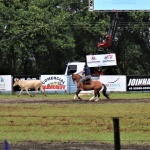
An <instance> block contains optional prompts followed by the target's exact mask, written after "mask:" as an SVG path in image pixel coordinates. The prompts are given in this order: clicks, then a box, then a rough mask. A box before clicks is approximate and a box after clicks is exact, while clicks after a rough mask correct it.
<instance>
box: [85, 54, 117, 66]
mask: <svg viewBox="0 0 150 150" xmlns="http://www.w3.org/2000/svg"><path fill="white" fill-rule="evenodd" d="M86 61H87V65H88V66H89V67H98V66H115V65H117V61H116V54H114V53H112V54H101V55H87V56H86Z"/></svg>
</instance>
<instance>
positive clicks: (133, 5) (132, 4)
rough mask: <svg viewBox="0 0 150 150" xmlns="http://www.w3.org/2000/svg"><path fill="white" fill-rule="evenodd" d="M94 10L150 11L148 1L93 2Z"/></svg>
mask: <svg viewBox="0 0 150 150" xmlns="http://www.w3.org/2000/svg"><path fill="white" fill-rule="evenodd" d="M94 10H146V11H148V10H149V11H150V0H94Z"/></svg>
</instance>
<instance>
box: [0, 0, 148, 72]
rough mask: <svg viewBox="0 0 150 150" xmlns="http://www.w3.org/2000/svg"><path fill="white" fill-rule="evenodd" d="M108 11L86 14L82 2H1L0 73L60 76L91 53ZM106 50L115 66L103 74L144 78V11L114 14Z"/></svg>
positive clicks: (107, 21) (85, 0)
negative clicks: (112, 33) (114, 58)
mask: <svg viewBox="0 0 150 150" xmlns="http://www.w3.org/2000/svg"><path fill="white" fill-rule="evenodd" d="M112 13H113V12H89V11H88V0H82V1H81V0H69V1H68V0H51V1H50V0H1V1H0V60H1V61H0V74H3V75H5V74H11V75H21V74H24V75H35V74H36V75H37V74H63V73H64V72H65V68H66V66H65V65H66V64H67V63H68V62H71V61H85V58H86V55H89V54H96V53H97V43H98V42H99V38H100V36H103V35H105V33H106V31H107V30H108V29H109V27H110V25H111V19H112V17H111V16H112ZM118 16H119V18H118V23H117V30H116V34H115V39H114V41H113V46H112V48H111V51H112V52H114V53H116V56H117V63H118V65H117V66H115V67H104V68H103V70H104V74H109V75H110V74H125V75H148V74H150V59H149V54H150V47H149V46H150V42H149V39H150V31H149V25H150V24H149V19H150V14H149V13H148V12H118Z"/></svg>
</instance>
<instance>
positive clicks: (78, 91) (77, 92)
mask: <svg viewBox="0 0 150 150" xmlns="http://www.w3.org/2000/svg"><path fill="white" fill-rule="evenodd" d="M80 91H81V90H79V89H77V91H76V96H77V98H78V99H79V100H82V99H81V97H79V95H78V94H79V93H80Z"/></svg>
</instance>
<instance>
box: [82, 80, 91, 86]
mask: <svg viewBox="0 0 150 150" xmlns="http://www.w3.org/2000/svg"><path fill="white" fill-rule="evenodd" d="M91 81H92V79H88V80H86V81H84V82H83V84H85V85H89V84H91Z"/></svg>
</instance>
